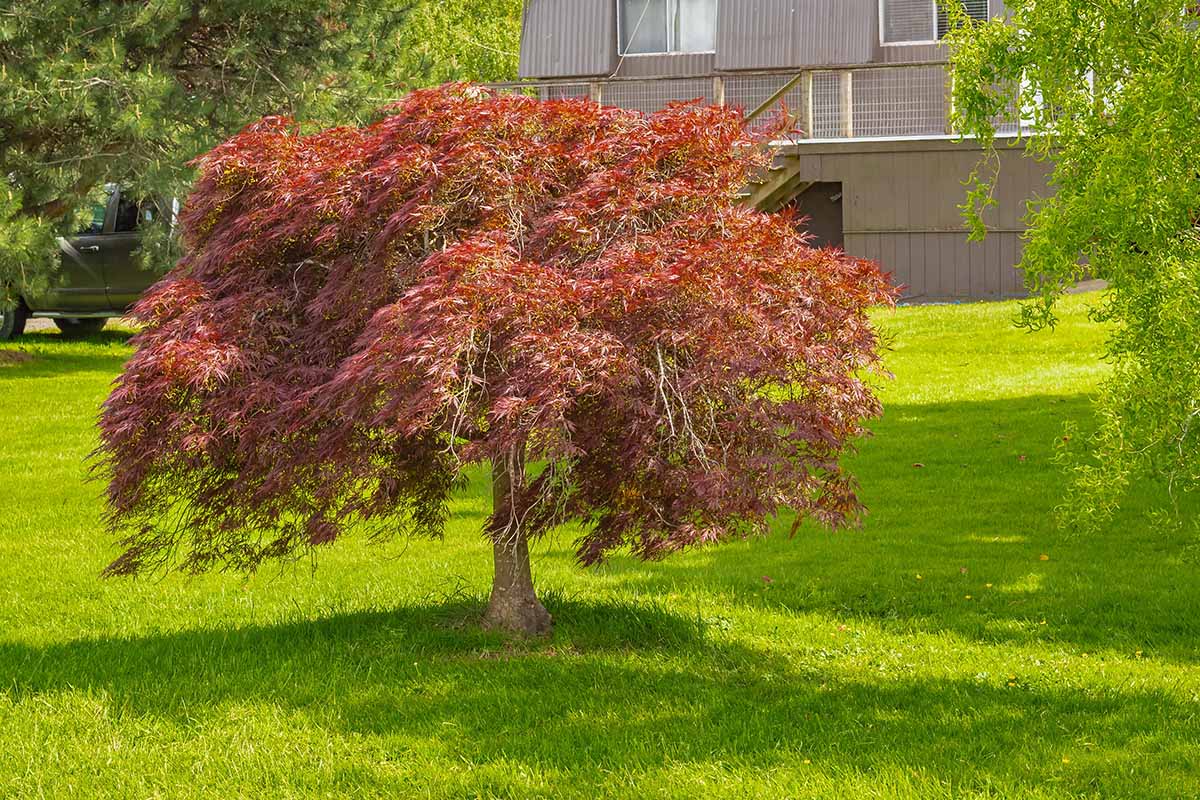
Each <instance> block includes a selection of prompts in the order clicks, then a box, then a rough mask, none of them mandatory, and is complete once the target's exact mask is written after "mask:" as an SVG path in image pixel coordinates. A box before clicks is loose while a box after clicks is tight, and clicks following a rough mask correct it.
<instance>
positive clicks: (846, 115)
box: [838, 70, 854, 138]
mask: <svg viewBox="0 0 1200 800" xmlns="http://www.w3.org/2000/svg"><path fill="white" fill-rule="evenodd" d="M838 100H839V104H840V107H841V114H842V124H841V134H842V136H845V137H846V138H852V137H853V136H854V73H853V72H851V71H850V70H842V71H841V72H839V73H838Z"/></svg>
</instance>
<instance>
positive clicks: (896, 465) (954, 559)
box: [604, 396, 1200, 663]
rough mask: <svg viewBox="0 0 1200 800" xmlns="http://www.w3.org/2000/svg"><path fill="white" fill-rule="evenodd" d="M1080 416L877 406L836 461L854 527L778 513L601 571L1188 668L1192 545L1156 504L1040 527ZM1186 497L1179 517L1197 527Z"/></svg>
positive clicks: (1195, 656)
mask: <svg viewBox="0 0 1200 800" xmlns="http://www.w3.org/2000/svg"><path fill="white" fill-rule="evenodd" d="M1090 415H1091V405H1090V402H1089V401H1088V399H1087V398H1085V397H1082V396H1072V397H1065V398H1064V397H1032V398H1022V399H1008V400H997V401H992V402H974V403H949V404H934V405H901V404H893V405H890V406H888V407H887V409H886V412H885V417H884V419H882V420H880V421H879V422H878V423H877V425H876V426H875V427H876V435H875V436H874V437H873V438H872V439H870V440H868V441H867V442H866V443H865V444H864V446H863V447H862V450H861V452H860V453H859V454H858V455H857V456H855V457H854V458H853V459H851V463H850V469H851V471H852V472H854V473H855V474H856V475H857V476H858V477H859V478H860V480H861V482H862V484H863V487H862V489H863V497H864V501H865V503H866V504H867V506H868V507H869V508H870V513H869V515H868V516H867V518H866V522H865V525H864V526H863V528H861V529H858V530H850V531H845V532H836V533H830V532H829V531H826V530H824V529H821V528H818V527H817V526H815V525H805V526H803V527H802V529H801V532H800V533H799V534H798V535H797V536H796V537H795V538H794V539H789V538H788V537H787V536H786V535H785V534H784V533H783V532H784V531H787V530H788V529H789V528H790V524H791V517H790V516H788V517H786V518H785V519H782V520H781V521H780V523H779V524H778V525H777V526H776V527H775V533H774V534H773V535H772V536H771V537H769V538H768V539H767V540H766V541H757V542H751V543H749V544H747V545H731V546H729V547H725V548H717V549H714V550H711V551H708V552H706V553H701V554H695V555H692V556H687V557H682V558H677V559H670V560H667V561H665V562H663V563H661V564H655V565H652V566H649V567H647V566H646V565H640V564H634V563H632V562H631V561H630V560H628V559H617V560H614V562H613V563H612V564H610V565H609V566H608V567H606V568H605V569H604V573H605V574H606V576H607V577H608V579H610V580H612V581H613V582H615V583H617V584H619V585H624V586H628V587H629V588H630V589H632V590H634V591H637V592H639V593H642V592H645V593H649V594H654V593H659V592H666V591H694V592H713V591H714V590H716V591H719V592H721V593H722V595H723V596H727V597H730V598H733V599H734V600H735V601H737V602H740V603H744V604H747V605H752V606H765V607H771V608H776V609H782V610H788V611H795V612H815V613H822V614H832V615H835V616H838V617H845V618H863V619H868V620H870V621H872V622H874V623H876V624H879V625H881V626H883V627H884V628H885V629H890V630H893V631H896V632H903V631H907V630H912V629H914V628H915V629H917V630H923V631H927V632H938V631H952V632H954V633H955V634H957V635H960V636H963V637H966V638H969V639H973V640H977V641H983V642H997V643H1001V642H1021V641H1034V640H1050V641H1059V642H1062V643H1064V644H1066V645H1068V646H1073V647H1077V648H1079V649H1081V650H1089V651H1097V650H1104V649H1108V650H1112V651H1116V652H1122V653H1126V654H1132V653H1133V652H1134V651H1135V650H1144V651H1150V650H1153V651H1154V652H1155V655H1156V657H1162V658H1168V659H1171V660H1176V661H1179V662H1182V663H1195V662H1197V661H1200V648H1197V646H1196V643H1197V641H1200V595H1197V593H1196V592H1193V591H1191V590H1190V589H1189V588H1188V587H1192V586H1195V585H1197V583H1200V565H1198V564H1197V563H1196V562H1195V560H1194V558H1193V554H1194V552H1195V549H1196V548H1195V545H1196V538H1195V537H1196V534H1195V531H1194V529H1192V527H1191V525H1190V524H1189V523H1186V522H1185V523H1184V524H1183V525H1181V526H1178V527H1172V526H1170V525H1163V524H1162V523H1161V521H1159V520H1157V519H1156V518H1155V517H1153V516H1152V515H1150V514H1149V513H1148V511H1149V510H1150V509H1152V508H1155V507H1157V506H1159V505H1160V504H1161V503H1162V502H1164V500H1165V498H1163V497H1161V496H1159V495H1158V494H1156V493H1155V492H1156V490H1155V489H1154V488H1153V487H1147V486H1142V487H1138V488H1137V489H1135V491H1133V492H1132V493H1131V495H1130V497H1129V498H1128V501H1127V503H1126V507H1125V508H1124V509H1123V510H1122V511H1121V513H1119V514H1118V515H1117V517H1116V518H1115V519H1113V520H1112V522H1111V523H1109V524H1107V525H1104V526H1103V527H1101V528H1100V529H1099V530H1097V531H1094V532H1090V533H1072V532H1070V531H1064V530H1062V529H1061V528H1060V527H1059V525H1058V524H1057V522H1056V521H1055V519H1054V515H1053V512H1054V509H1055V507H1056V506H1057V505H1059V504H1060V503H1061V502H1062V500H1063V495H1064V491H1065V482H1066V480H1067V477H1066V475H1065V474H1064V471H1063V468H1062V467H1060V466H1058V465H1056V464H1055V463H1054V462H1053V456H1054V446H1055V444H1056V442H1057V441H1058V440H1059V439H1060V437H1061V435H1062V425H1063V422H1064V421H1066V420H1076V421H1080V422H1084V423H1086V422H1087V420H1089V419H1090ZM1195 500H1196V498H1191V499H1190V501H1189V502H1191V504H1192V505H1191V510H1189V508H1186V507H1185V508H1182V509H1181V516H1182V517H1183V519H1184V520H1186V519H1187V518H1188V517H1189V515H1195V516H1196V517H1198V518H1200V507H1197V503H1196V502H1195ZM764 576H766V577H768V578H770V581H765V580H764ZM918 576H920V577H919V578H918Z"/></svg>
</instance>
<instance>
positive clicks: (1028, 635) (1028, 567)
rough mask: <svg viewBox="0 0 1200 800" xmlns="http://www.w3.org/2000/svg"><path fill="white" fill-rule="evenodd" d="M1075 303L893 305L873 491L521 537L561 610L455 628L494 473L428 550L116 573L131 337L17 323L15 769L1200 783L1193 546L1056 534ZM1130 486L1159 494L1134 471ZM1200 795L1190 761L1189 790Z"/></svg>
mask: <svg viewBox="0 0 1200 800" xmlns="http://www.w3.org/2000/svg"><path fill="white" fill-rule="evenodd" d="M1087 302H1088V298H1087V297H1086V296H1085V297H1082V298H1072V299H1070V300H1068V301H1067V305H1066V307H1065V309H1064V311H1065V313H1064V315H1063V324H1062V325H1061V326H1060V327H1059V328H1058V329H1057V330H1056V331H1054V332H1049V333H1039V334H1027V333H1023V332H1021V331H1018V330H1016V329H1014V328H1012V327H1011V326H1010V325H1009V324H1008V322H1009V319H1010V318H1011V316H1012V315H1013V313H1014V306H1013V305H1011V304H993V305H969V306H955V307H929V308H909V309H902V310H900V311H897V312H888V313H886V314H880V316H879V322H880V324H881V325H883V326H884V327H885V328H886V329H887V330H888V331H890V332H891V333H892V334H893V335H894V348H895V349H894V351H893V352H891V353H890V354H889V356H888V365H889V367H890V368H891V369H892V371H893V372H894V373H895V376H896V379H895V380H894V381H893V382H891V383H890V384H889V385H887V386H886V388H885V389H884V402H885V405H886V413H885V416H884V418H883V419H882V420H880V421H878V422H877V423H876V424H875V425H874V428H875V436H874V437H873V438H871V439H869V440H868V441H866V442H864V443H863V446H862V449H861V452H860V453H859V454H858V455H857V456H855V457H854V458H853V460H852V462H853V466H854V469H855V471H856V472H857V474H858V475H859V477H860V479H861V481H862V484H863V492H862V494H863V498H864V500H865V502H866V503H867V505H868V506H869V508H870V515H869V516H868V518H867V521H866V524H865V525H864V527H863V528H862V529H859V530H853V531H843V532H838V533H830V532H827V531H824V530H821V529H818V528H816V527H810V526H805V527H803V528H802V529H801V530H800V532H799V534H798V535H797V536H796V537H795V538H794V539H788V538H787V536H786V535H785V533H786V530H787V528H788V527H789V525H790V520H781V522H780V525H779V533H778V534H777V535H775V536H772V537H771V538H769V539H767V540H762V541H753V542H746V543H735V544H730V545H726V546H723V547H720V548H716V549H711V550H705V551H698V552H693V553H689V554H686V555H684V556H681V557H677V558H673V559H670V560H668V561H666V562H664V563H661V564H650V565H645V564H640V563H635V562H633V561H631V560H629V559H626V558H618V559H615V560H614V561H612V562H610V563H609V564H607V565H605V566H603V567H600V568H598V569H595V570H591V571H583V570H580V569H579V568H577V567H576V566H575V565H574V564H573V563H572V558H571V541H570V533H569V532H566V533H564V534H563V535H562V536H559V537H557V538H555V539H553V540H552V541H546V542H542V543H539V544H538V546H537V554H536V564H535V570H536V577H537V580H538V582H539V584H540V585H541V587H543V593H544V596H545V599H546V604H547V606H548V607H549V608H550V610H551V611H552V612H553V613H554V614H555V616H556V618H557V620H558V627H557V630H556V633H555V635H554V638H553V640H552V641H550V642H544V643H536V644H530V645H513V644H508V643H505V642H504V641H503V640H502V639H500V638H497V637H495V636H490V635H485V634H482V633H480V632H479V631H478V630H477V629H476V628H474V627H473V626H472V620H473V619H474V617H475V616H477V615H478V613H479V611H480V609H481V607H482V602H483V598H484V595H485V591H486V588H487V586H488V581H489V569H490V564H489V562H488V557H489V550H488V548H487V547H486V546H485V544H484V542H483V541H482V539H481V537H480V535H479V526H480V523H481V520H482V519H483V516H484V514H485V513H486V491H487V486H486V480H485V478H484V476H483V475H482V474H479V475H476V476H475V479H474V480H473V482H472V484H471V486H470V489H469V490H468V491H467V492H466V493H465V494H464V495H463V496H461V497H460V498H458V499H457V500H456V501H455V504H454V512H455V516H454V519H453V521H452V523H451V524H450V526H449V529H448V530H447V537H446V541H445V542H441V543H434V542H408V543H402V542H397V543H394V544H391V545H386V546H382V547H373V546H370V545H367V544H365V543H363V542H360V541H344V542H339V543H338V544H337V545H336V546H335V547H333V548H331V549H329V550H328V551H326V552H325V553H323V555H322V558H321V559H320V563H319V565H318V567H317V568H316V570H315V571H314V570H312V569H310V568H309V567H308V566H307V565H305V566H302V567H300V568H289V569H287V570H284V571H282V572H280V571H277V570H268V571H265V572H263V573H261V574H259V575H257V576H255V577H253V578H251V579H248V580H247V579H244V578H243V577H241V576H238V575H213V576H206V577H203V578H199V579H184V578H179V577H170V578H167V579H165V580H143V581H125V580H116V581H112V580H110V581H102V580H100V579H99V578H98V577H97V576H98V573H99V571H100V569H101V568H102V567H103V566H104V565H105V564H106V563H108V560H110V559H111V558H112V557H113V555H114V554H115V549H114V547H113V546H112V543H111V542H110V541H109V540H108V538H107V536H106V535H105V534H104V532H103V531H102V530H101V527H100V514H101V505H100V500H99V497H100V494H101V490H102V487H101V486H100V485H99V484H96V483H90V482H87V481H86V480H85V465H84V462H83V459H84V457H85V455H86V454H87V453H88V452H89V451H90V450H91V448H92V447H94V444H95V433H94V429H93V423H94V418H95V414H96V409H97V406H98V404H99V402H100V401H101V399H102V398H103V397H104V395H105V393H106V391H107V387H108V384H109V382H110V381H111V380H112V378H113V377H114V376H115V374H116V372H117V371H118V369H119V367H120V364H121V362H122V361H123V359H124V358H126V357H127V355H128V353H129V349H128V345H127V344H126V342H125V338H124V336H123V335H122V334H120V333H113V332H106V334H105V335H104V336H103V337H101V338H97V339H94V340H91V341H87V342H76V343H68V342H63V341H60V340H59V338H58V337H57V336H56V335H54V334H51V333H38V334H34V335H30V336H28V337H26V338H25V339H24V340H23V341H21V342H19V343H14V344H8V345H4V346H3V347H0V350H2V351H10V352H11V351H22V352H26V353H28V354H30V355H31V356H32V358H31V359H29V360H22V361H19V362H17V363H12V364H10V365H5V364H4V363H3V362H0V414H2V417H0V418H2V419H3V420H4V423H5V431H4V436H3V437H2V438H0V500H2V501H3V502H2V504H0V512H2V514H3V516H2V517H0V752H2V753H3V756H2V757H0V796H4V797H9V796H45V797H60V796H83V797H91V796H96V797H98V796H109V797H113V796H116V797H121V796H127V797H147V796H174V797H197V796H210V797H233V796H267V797H285V796H299V795H322V796H325V795H330V796H335V795H354V796H389V797H409V796H419V797H476V796H478V797H537V796H542V797H580V798H585V797H586V798H591V797H605V796H613V797H616V796H620V797H631V798H642V797H688V798H693V797H710V796H734V797H781V798H782V797H813V798H817V797H820V798H829V797H845V798H860V797H912V798H931V797H963V796H968V797H1076V796H1095V797H1179V796H1191V795H1194V794H1195V793H1196V789H1195V787H1196V786H1197V785H1200V783H1198V782H1200V744H1198V743H1200V715H1198V713H1197V712H1198V711H1200V677H1198V675H1197V673H1198V672H1200V669H1198V667H1200V664H1198V661H1200V651H1198V649H1197V647H1198V644H1200V637H1198V633H1200V598H1198V596H1197V595H1198V593H1197V592H1196V591H1195V587H1196V586H1197V579H1198V578H1200V567H1198V566H1197V565H1196V564H1195V563H1194V562H1193V561H1191V560H1190V559H1189V557H1188V554H1189V553H1190V552H1191V550H1189V547H1188V545H1189V540H1188V538H1187V536H1188V530H1187V528H1186V527H1185V528H1182V529H1177V528H1176V527H1174V526H1172V525H1160V524H1156V523H1155V522H1154V521H1153V519H1154V518H1153V517H1152V516H1150V515H1149V514H1147V513H1146V512H1147V509H1148V508H1149V507H1150V501H1151V499H1152V497H1151V496H1150V495H1149V494H1148V493H1146V492H1143V493H1140V494H1137V495H1135V497H1134V498H1133V500H1132V502H1131V503H1130V506H1129V507H1128V508H1127V509H1126V510H1125V511H1124V512H1123V513H1122V514H1121V515H1120V517H1119V518H1118V519H1116V520H1114V521H1113V523H1112V524H1111V525H1110V526H1109V527H1107V528H1106V529H1104V530H1102V531H1100V532H1098V533H1095V534H1090V535H1087V536H1083V535H1075V534H1071V533H1070V532H1064V531H1060V530H1058V529H1056V528H1055V527H1054V525H1053V523H1052V521H1051V511H1052V509H1053V508H1054V506H1055V505H1056V504H1057V503H1058V502H1059V501H1060V498H1061V495H1062V492H1061V483H1062V477H1061V473H1060V472H1059V468H1058V467H1056V466H1055V465H1054V464H1053V463H1052V462H1051V457H1052V455H1053V452H1054V445H1055V442H1056V440H1057V439H1058V437H1059V436H1060V434H1061V430H1062V424H1063V421H1064V420H1067V419H1074V420H1077V421H1079V422H1081V423H1083V424H1084V425H1085V426H1086V424H1087V422H1088V419H1089V405H1088V400H1087V395H1088V393H1089V392H1091V391H1092V390H1093V388H1094V387H1095V386H1096V384H1097V381H1098V380H1100V379H1101V378H1102V376H1103V374H1104V366H1103V364H1102V363H1101V361H1100V359H1099V353H1100V350H1101V344H1102V338H1103V335H1102V332H1101V331H1099V330H1097V329H1096V328H1095V327H1093V326H1092V325H1091V324H1090V323H1088V322H1087V321H1086V319H1085V317H1084V306H1085V304H1086V303H1087ZM1147 492H1148V490H1147ZM1189 787H1190V788H1189Z"/></svg>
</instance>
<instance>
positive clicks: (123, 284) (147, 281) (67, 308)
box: [0, 187, 162, 340]
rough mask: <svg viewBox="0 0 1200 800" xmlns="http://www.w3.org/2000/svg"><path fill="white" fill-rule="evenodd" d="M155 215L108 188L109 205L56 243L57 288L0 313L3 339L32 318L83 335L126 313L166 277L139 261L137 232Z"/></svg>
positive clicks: (151, 207)
mask: <svg viewBox="0 0 1200 800" xmlns="http://www.w3.org/2000/svg"><path fill="white" fill-rule="evenodd" d="M156 213H158V206H157V205H156V204H153V203H140V202H138V201H137V200H136V199H134V198H130V197H125V196H123V195H122V194H121V190H120V189H119V188H116V187H112V188H110V190H109V194H108V200H107V202H106V203H100V204H97V205H96V207H95V208H94V209H93V212H92V222H91V225H89V226H88V227H86V228H84V229H83V230H81V231H80V232H79V233H77V234H75V235H74V236H72V237H70V238H60V239H59V240H58V247H59V250H61V251H62V252H61V259H62V266H61V271H60V273H59V275H58V276H57V280H56V281H55V282H54V287H53V288H52V289H51V290H50V291H48V292H46V293H45V294H44V295H41V296H26V295H23V294H18V298H17V306H16V308H14V309H3V308H0V340H6V339H11V338H13V337H15V336H20V335H21V333H23V332H24V330H25V321H26V320H27V319H29V318H30V317H49V318H51V319H53V320H54V324H55V325H57V326H58V329H59V330H60V331H62V332H63V333H64V334H67V335H74V336H82V335H86V334H89V333H95V332H97V331H99V330H100V329H101V328H103V327H104V322H105V320H107V319H108V318H109V317H119V316H121V315H122V314H124V313H125V312H126V311H127V310H128V309H129V307H130V306H131V305H133V304H134V302H136V301H137V299H138V297H139V296H141V294H142V292H143V291H145V290H146V289H147V288H148V287H149V286H150V285H151V284H152V283H154V282H155V281H156V280H158V279H159V278H160V277H161V276H162V273H161V272H160V271H154V270H148V269H143V267H142V261H141V259H140V258H139V257H138V256H137V250H138V247H139V246H140V245H141V234H140V233H139V228H140V227H141V226H143V225H144V224H146V223H147V222H149V221H150V220H151V219H153V215H154V214H156Z"/></svg>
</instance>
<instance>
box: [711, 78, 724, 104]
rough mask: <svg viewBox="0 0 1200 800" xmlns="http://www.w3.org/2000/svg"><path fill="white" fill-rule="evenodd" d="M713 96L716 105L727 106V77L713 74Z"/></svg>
mask: <svg viewBox="0 0 1200 800" xmlns="http://www.w3.org/2000/svg"><path fill="white" fill-rule="evenodd" d="M712 96H713V105H714V106H719V107H721V108H724V107H725V78H723V77H722V76H720V75H714V76H713V87H712Z"/></svg>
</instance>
